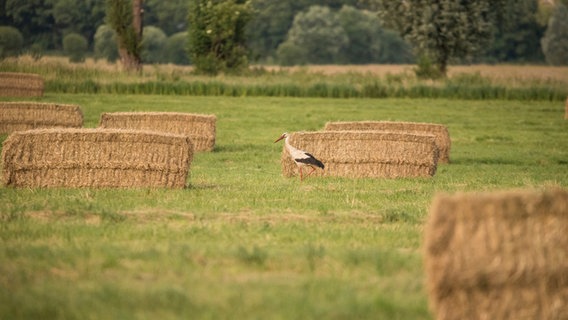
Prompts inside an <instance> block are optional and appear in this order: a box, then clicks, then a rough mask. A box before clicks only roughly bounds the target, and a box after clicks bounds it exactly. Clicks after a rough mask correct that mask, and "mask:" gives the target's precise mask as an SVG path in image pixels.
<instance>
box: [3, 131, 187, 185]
mask: <svg viewBox="0 0 568 320" xmlns="http://www.w3.org/2000/svg"><path fill="white" fill-rule="evenodd" d="M192 151H193V145H192V143H191V140H190V138H189V137H188V136H185V135H174V134H166V133H159V132H151V131H137V130H117V129H36V130H29V131H18V132H14V133H12V134H11V135H10V136H8V138H7V139H6V141H5V142H4V145H3V148H2V165H3V166H2V177H3V182H4V184H5V185H7V186H14V187H32V188H36V187H169V188H183V187H184V186H185V183H186V179H187V175H188V173H189V166H190V164H191V161H192V155H193V152H192Z"/></svg>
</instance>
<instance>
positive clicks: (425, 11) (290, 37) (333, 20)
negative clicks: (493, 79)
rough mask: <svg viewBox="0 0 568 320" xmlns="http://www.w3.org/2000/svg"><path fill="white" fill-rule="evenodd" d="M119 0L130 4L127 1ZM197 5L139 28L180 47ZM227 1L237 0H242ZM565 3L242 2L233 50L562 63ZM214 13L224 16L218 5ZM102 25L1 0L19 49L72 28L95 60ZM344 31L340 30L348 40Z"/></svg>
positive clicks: (154, 0) (266, 55) (3, 21)
mask: <svg viewBox="0 0 568 320" xmlns="http://www.w3.org/2000/svg"><path fill="white" fill-rule="evenodd" d="M124 1H125V2H128V3H129V4H130V5H131V4H132V1H133V0H124ZM199 1H200V0H171V1H162V0H145V1H144V15H143V16H142V18H143V25H144V26H153V27H155V28H157V29H160V30H161V31H162V32H163V33H164V34H165V35H166V37H167V39H168V42H167V43H168V44H170V45H174V46H175V47H176V48H177V49H179V48H180V47H181V46H180V44H182V43H181V42H180V36H179V35H178V36H177V37H176V38H175V39H172V40H170V37H172V36H173V35H174V34H179V33H180V32H187V31H189V30H190V29H189V28H191V21H190V19H189V17H190V15H191V14H192V13H191V12H190V5H191V4H192V3H196V2H199ZM210 2H211V3H220V2H223V3H231V1H220V0H210ZM232 2H235V3H240V4H243V3H244V1H241V0H239V1H235V0H232ZM566 2H568V1H567V0H553V1H544V0H494V1H490V0H480V1H466V0H403V1H390V0H248V1H247V3H248V7H249V9H250V14H249V16H248V18H247V20H246V22H247V23H246V24H244V23H239V24H238V28H239V31H238V32H237V33H238V34H239V35H240V36H239V37H240V38H239V39H240V40H239V41H241V44H240V45H239V46H238V47H239V48H240V49H238V50H240V52H243V53H246V54H245V57H246V61H247V62H248V61H253V62H256V63H275V62H278V61H283V62H285V63H288V64H296V63H330V62H331V63H408V62H414V61H416V60H415V57H416V59H417V58H418V57H419V56H421V55H428V56H429V57H430V60H432V61H433V62H434V63H436V64H437V65H439V66H440V67H441V68H442V69H444V68H445V67H444V65H447V63H464V62H489V63H498V62H523V63H525V62H529V63H545V62H548V63H559V62H553V61H556V60H554V59H553V58H550V57H551V54H552V52H554V50H555V49H552V48H553V47H555V46H556V44H557V42H552V41H551V40H549V39H552V38H556V37H557V36H556V35H555V34H561V30H562V29H561V28H559V27H558V26H557V25H558V24H559V22H558V21H560V20H559V19H558V18H555V20H554V21H556V22H555V23H552V22H550V21H552V20H551V18H552V16H553V15H559V14H560V13H558V11H559V10H561V9H558V7H559V6H560V5H564V6H566V5H567V4H566ZM313 6H317V7H320V8H322V9H321V10H319V11H318V12H320V13H319V14H322V12H323V11H326V10H328V12H327V13H325V14H324V15H325V16H328V18H329V19H330V20H329V21H327V22H323V21H320V22H318V23H320V24H321V25H325V24H326V23H327V24H328V25H329V28H328V29H327V32H326V28H325V27H324V28H317V27H315V26H311V25H309V26H306V27H305V28H304V25H303V24H301V22H302V21H303V20H304V21H305V20H311V21H317V19H316V15H317V14H316V13H317V12H316V11H314V10H312V9H311V8H312V7H313ZM322 10H323V11H322ZM218 14H222V13H221V11H219V12H218ZM300 18H301V19H300ZM210 20H211V21H214V20H215V19H213V18H211V19H210ZM210 23H213V22H210ZM105 24H107V26H110V25H109V24H108V20H107V18H106V1H100V0H27V1H21V0H0V26H7V27H13V28H15V29H17V31H18V32H19V33H20V34H21V36H22V41H23V42H22V44H21V50H19V51H18V52H51V53H54V54H59V53H61V52H62V51H63V41H62V40H63V38H64V37H65V36H66V35H68V34H71V33H75V34H79V35H82V36H83V37H84V38H85V39H87V42H88V50H89V52H88V53H87V55H92V54H93V52H94V54H95V56H97V57H100V56H101V55H100V53H101V51H102V47H101V46H103V44H101V41H102V38H101V37H102V34H101V35H100V36H99V37H98V38H97V37H95V34H96V33H97V30H98V29H99V28H100V27H101V26H103V25H105ZM241 30H242V31H243V32H241ZM554 30H556V31H554ZM545 31H546V34H545ZM113 32H115V31H113ZM310 32H314V35H310ZM316 34H318V35H319V36H316ZM342 35H343V36H342ZM334 36H337V39H336V40H335V42H333V41H330V39H331V38H333V37H334ZM344 36H347V40H348V44H347V45H346V44H345V42H344V40H345V37H344ZM105 37H106V36H105ZM107 38H108V37H107ZM190 38H191V37H190V35H189V33H188V36H187V37H186V38H185V44H183V46H184V47H185V48H188V47H191V44H190V43H189V42H190ZM309 38H311V39H315V40H314V41H318V42H320V43H326V42H327V43H329V42H331V44H330V46H331V47H329V48H324V50H322V52H317V50H316V49H315V48H314V46H312V45H311V43H310V44H306V45H305V46H303V45H299V43H300V42H301V41H304V40H302V39H309ZM545 39H548V40H545ZM559 39H563V38H562V37H560V38H559ZM97 43H98V48H97ZM545 43H546V48H545ZM560 44H562V42H560ZM334 47H335V49H333V48H334ZM337 47H339V49H337ZM177 49H176V50H177ZM336 49H337V50H336ZM112 50H117V49H114V48H113V47H109V48H108V50H103V51H105V52H106V53H105V54H104V57H106V58H108V59H109V60H111V61H112V60H114V59H116V58H112V55H113V54H112V53H111V51H112ZM141 50H145V49H144V48H141ZM176 52H177V53H176V54H175V55H171V54H168V53H167V52H163V53H162V55H163V56H162V57H159V60H160V61H163V62H173V61H172V59H175V60H176V61H185V62H184V63H187V62H189V59H180V58H179V56H180V54H183V50H177V51H176ZM326 52H327V53H326ZM413 53H414V55H413ZM144 54H146V53H144ZM560 55H561V54H560ZM174 57H176V58H174ZM545 57H546V59H545ZM240 61H241V62H243V61H245V60H242V59H241V60H240ZM235 62H236V61H233V63H235ZM193 63H195V61H193ZM560 63H563V64H564V63H565V62H560Z"/></svg>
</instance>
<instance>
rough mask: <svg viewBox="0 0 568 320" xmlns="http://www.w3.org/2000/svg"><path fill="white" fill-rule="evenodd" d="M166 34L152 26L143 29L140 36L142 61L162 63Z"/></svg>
mask: <svg viewBox="0 0 568 320" xmlns="http://www.w3.org/2000/svg"><path fill="white" fill-rule="evenodd" d="M166 39H167V37H166V34H165V33H164V31H162V30H161V29H160V28H157V27H154V26H147V27H144V32H143V36H142V47H143V50H142V60H144V62H148V63H162V62H165V61H166V59H165V57H164V47H165V45H166Z"/></svg>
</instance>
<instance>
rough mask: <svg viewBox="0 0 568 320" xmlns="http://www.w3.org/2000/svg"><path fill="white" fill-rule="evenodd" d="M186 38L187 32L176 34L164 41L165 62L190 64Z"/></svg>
mask: <svg viewBox="0 0 568 320" xmlns="http://www.w3.org/2000/svg"><path fill="white" fill-rule="evenodd" d="M187 37H188V36H187V32H178V33H176V34H173V35H171V36H170V37H169V38H168V39H167V40H166V47H165V48H166V52H165V58H166V61H167V62H171V63H173V64H180V65H188V64H190V63H191V61H190V60H189V53H188V50H187Z"/></svg>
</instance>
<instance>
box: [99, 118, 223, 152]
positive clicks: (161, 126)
mask: <svg viewBox="0 0 568 320" xmlns="http://www.w3.org/2000/svg"><path fill="white" fill-rule="evenodd" d="M216 122H217V118H216V117H215V116H214V115H205V114H193V113H181V112H111V113H103V114H102V115H101V119H100V123H99V127H100V128H116V129H136V130H151V131H159V132H167V133H174V134H183V135H187V136H189V137H190V138H191V141H192V142H193V146H194V150H195V151H212V150H213V148H214V147H215V135H216Z"/></svg>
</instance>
